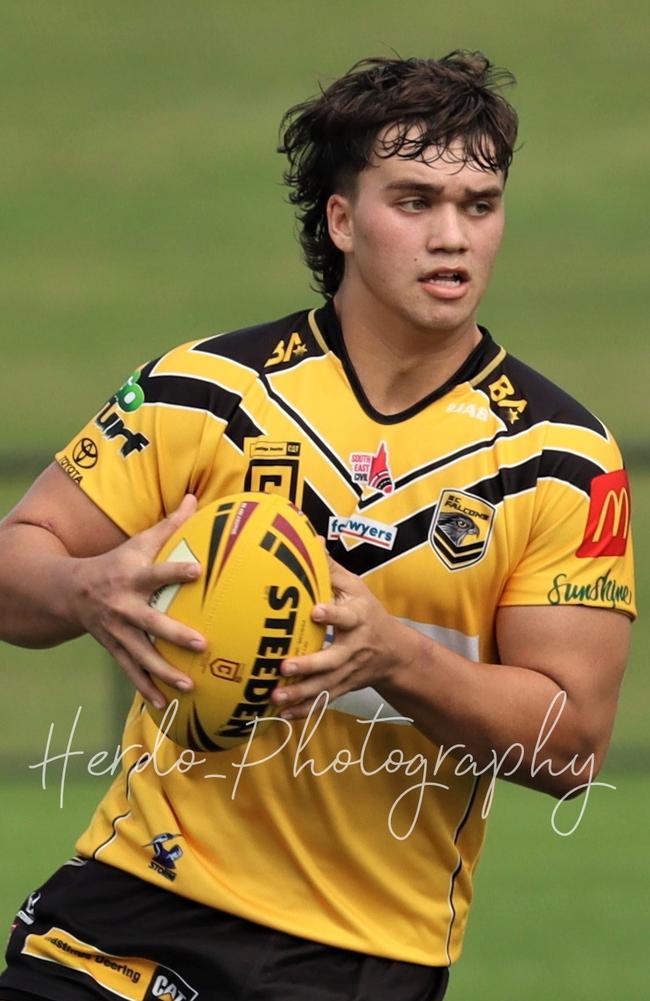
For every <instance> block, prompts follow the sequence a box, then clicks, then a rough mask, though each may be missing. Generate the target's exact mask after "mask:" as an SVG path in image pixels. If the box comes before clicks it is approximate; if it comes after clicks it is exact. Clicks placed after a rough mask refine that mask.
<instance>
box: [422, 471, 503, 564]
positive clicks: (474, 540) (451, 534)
mask: <svg viewBox="0 0 650 1001" xmlns="http://www.w3.org/2000/svg"><path fill="white" fill-rule="evenodd" d="M495 514H496V508H495V507H494V506H493V505H492V504H489V503H488V502H487V501H484V500H482V499H481V498H480V497H474V495H473V494H468V493H466V492H465V491H463V490H450V489H447V490H443V491H442V493H441V494H440V500H439V501H438V505H437V507H436V511H435V514H434V516H433V520H432V522H431V529H430V531H429V542H430V543H431V547H432V549H433V551H434V553H435V554H436V555H437V556H438V557H439V559H440V560H441V561H442V563H443V564H444V565H445V566H446V567H447V569H448V570H463V569H465V567H470V566H473V565H474V564H475V563H478V562H479V560H482V559H483V557H484V556H485V554H486V552H487V548H488V546H489V544H490V539H491V537H492V527H493V524H494V516H495Z"/></svg>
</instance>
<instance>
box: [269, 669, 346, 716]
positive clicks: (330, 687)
mask: <svg viewBox="0 0 650 1001" xmlns="http://www.w3.org/2000/svg"><path fill="white" fill-rule="evenodd" d="M342 677H343V676H342V674H341V673H340V672H337V671H332V672H331V673H329V674H327V675H322V674H321V675H319V676H318V677H315V678H310V679H308V680H306V681H302V682H300V683H298V684H295V685H286V686H284V687H283V688H280V689H276V692H274V695H275V694H276V693H277V694H278V695H285V696H286V697H285V698H280V699H278V701H277V702H276V705H278V706H281V707H282V715H283V716H284V714H285V713H286V712H290V713H292V714H293V713H294V711H295V710H296V709H300V710H302V709H304V708H305V707H306V708H307V711H309V707H310V706H311V705H312V703H313V701H314V699H315V698H316V697H317V696H318V695H320V694H321V693H322V692H327V695H328V704H329V703H331V701H332V699H333V698H335V694H334V693H336V695H338V694H339V693H340V692H342V691H343V690H344V686H343V684H342V680H341V679H342ZM275 701H276V700H275V699H274V702H275ZM285 718H286V717H285Z"/></svg>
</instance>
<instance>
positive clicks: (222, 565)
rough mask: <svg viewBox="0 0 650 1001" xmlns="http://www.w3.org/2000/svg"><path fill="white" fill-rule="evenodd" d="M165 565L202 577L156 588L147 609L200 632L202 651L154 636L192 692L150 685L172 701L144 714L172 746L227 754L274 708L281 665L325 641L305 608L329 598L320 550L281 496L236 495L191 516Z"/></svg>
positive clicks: (163, 556) (164, 552)
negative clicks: (189, 568) (194, 565)
mask: <svg viewBox="0 0 650 1001" xmlns="http://www.w3.org/2000/svg"><path fill="white" fill-rule="evenodd" d="M167 561H178V562H192V561H196V562H198V563H200V564H201V568H202V573H201V576H200V577H199V578H198V579H197V580H196V581H192V582H191V583H187V584H176V585H168V586H166V587H164V588H161V589H160V590H159V591H157V592H156V593H155V594H154V595H153V597H152V599H151V605H152V606H153V607H154V608H156V609H158V610H159V611H161V612H165V613H168V614H169V615H171V616H172V617H173V618H175V619H178V620H179V621H180V622H184V623H185V624H187V625H189V626H191V627H192V628H194V629H196V630H197V631H198V632H200V633H201V634H202V635H203V636H205V638H206V640H207V649H206V650H204V651H202V652H198V653H197V652H193V651H191V650H185V649H183V648H181V647H178V646H174V645H173V644H171V643H168V642H166V641H164V640H161V639H159V638H156V639H154V640H153V642H154V645H155V647H156V649H157V650H158V651H159V653H160V654H161V656H163V657H164V658H165V660H167V661H168V662H169V663H170V664H173V665H174V667H177V668H178V669H179V670H181V671H184V672H185V673H186V674H188V675H189V676H190V677H191V678H192V680H193V682H194V688H193V689H192V691H191V692H187V693H183V692H180V691H178V690H177V689H175V688H171V687H170V686H169V685H166V684H164V683H163V682H161V681H159V680H156V685H157V687H159V688H160V689H161V691H162V692H164V694H165V695H166V697H167V699H168V702H169V704H170V705H169V706H168V709H167V710H159V709H156V708H155V706H152V705H150V704H149V703H147V709H148V711H149V713H150V714H151V716H152V718H153V719H154V721H155V722H156V723H157V724H158V726H161V723H162V729H163V732H164V733H165V736H167V737H169V738H170V739H171V740H173V741H174V742H175V743H176V744H180V745H181V746H183V747H189V748H192V749H194V750H199V751H219V750H225V749H227V748H230V747H234V746H236V745H237V744H239V743H242V742H243V741H245V740H248V739H249V737H250V734H251V726H250V725H249V724H250V721H251V720H253V719H255V718H257V717H262V716H273V715H276V714H277V712H278V711H279V709H278V707H277V706H275V705H273V704H272V703H271V695H272V694H273V691H274V690H275V688H276V687H277V686H278V685H283V684H287V683H288V682H289V680H290V679H287V678H284V677H283V676H282V675H281V674H280V665H281V663H282V661H283V660H284V659H285V658H286V657H290V656H294V655H295V656H299V655H300V654H304V653H312V652H313V651H316V650H319V649H320V648H321V647H322V645H323V642H324V639H325V629H324V627H323V626H320V625H318V624H317V623H315V622H313V621H312V619H311V612H312V609H313V607H314V605H315V604H317V603H318V602H321V601H325V602H327V601H329V600H330V599H331V594H332V590H331V584H330V575H329V569H328V566H327V556H326V553H325V549H324V547H323V544H322V543H321V541H320V540H319V539H318V537H317V535H316V532H315V531H314V529H313V527H312V525H311V524H310V522H309V520H308V519H307V517H306V516H305V515H304V514H303V513H302V512H301V511H299V510H298V509H297V508H296V507H294V505H293V504H291V503H290V502H289V501H288V500H285V499H284V498H283V497H279V496H277V495H275V494H265V493H240V494H231V495H228V496H225V497H222V498H221V499H220V500H218V501H214V502H212V503H210V504H208V505H206V507H204V508H202V509H201V510H199V511H197V512H196V513H195V514H193V515H192V516H191V517H190V518H188V520H187V521H186V522H185V523H184V524H183V525H182V526H181V527H180V528H179V529H178V531H177V532H175V533H174V535H173V536H172V538H171V539H169V541H168V542H167V543H166V544H165V545H164V546H163V548H162V549H161V551H160V552H159V554H158V556H157V559H156V562H158V563H164V562H167ZM292 680H294V679H292ZM174 700H177V703H178V704H177V705H175V704H174Z"/></svg>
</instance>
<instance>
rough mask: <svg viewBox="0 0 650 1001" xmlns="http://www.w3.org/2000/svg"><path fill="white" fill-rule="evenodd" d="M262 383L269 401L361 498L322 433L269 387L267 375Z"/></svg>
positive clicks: (357, 487) (356, 485)
mask: <svg viewBox="0 0 650 1001" xmlns="http://www.w3.org/2000/svg"><path fill="white" fill-rule="evenodd" d="M260 381H261V382H262V383H263V385H264V388H265V390H266V392H267V395H268V397H269V399H271V400H273V402H274V403H276V404H277V405H278V407H279V408H280V409H281V410H282V411H284V413H285V414H287V415H288V416H289V417H290V418H291V419H292V420H293V421H295V423H296V424H297V425H298V426H299V427H300V428H301V429H302V430H303V431H304V433H305V434H306V435H307V437H308V438H310V439H311V441H312V442H313V443H314V445H315V446H316V448H317V449H318V451H319V452H321V454H322V455H324V456H325V458H326V459H328V461H329V462H330V464H331V465H332V466H333V467H334V468H335V469H336V471H337V473H339V474H340V476H341V477H342V479H344V480H345V482H346V484H347V485H348V486H349V487H350V489H351V490H353V491H354V492H355V494H356V495H357V497H359V498H360V497H361V495H362V493H363V491H362V489H361V487H360V486H358V484H356V483H354V482H353V480H352V477H351V475H350V471H349V469H347V468H346V466H345V465H344V463H343V462H341V460H340V459H339V457H338V455H337V454H336V452H334V451H332V449H331V448H329V447H328V446H327V445H326V444H325V442H324V441H323V438H322V432H321V434H319V432H318V431H317V430H316V429H315V428H313V427H312V426H311V424H309V423H308V421H306V420H305V418H304V417H303V416H302V414H301V413H300V411H299V410H296V409H295V407H292V406H290V405H289V403H287V401H286V400H284V399H283V398H282V397H281V396H280V395H279V394H278V393H276V392H275V391H274V390H273V388H272V387H271V386H270V385H269V381H268V379H267V378H266V376H265V375H261V376H260Z"/></svg>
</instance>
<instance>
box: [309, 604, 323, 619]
mask: <svg viewBox="0 0 650 1001" xmlns="http://www.w3.org/2000/svg"><path fill="white" fill-rule="evenodd" d="M311 617H312V619H315V621H316V622H320V621H321V619H324V618H325V609H324V608H323V607H322V606H321V605H316V608H315V609H314V611H313V612H312V613H311Z"/></svg>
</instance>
